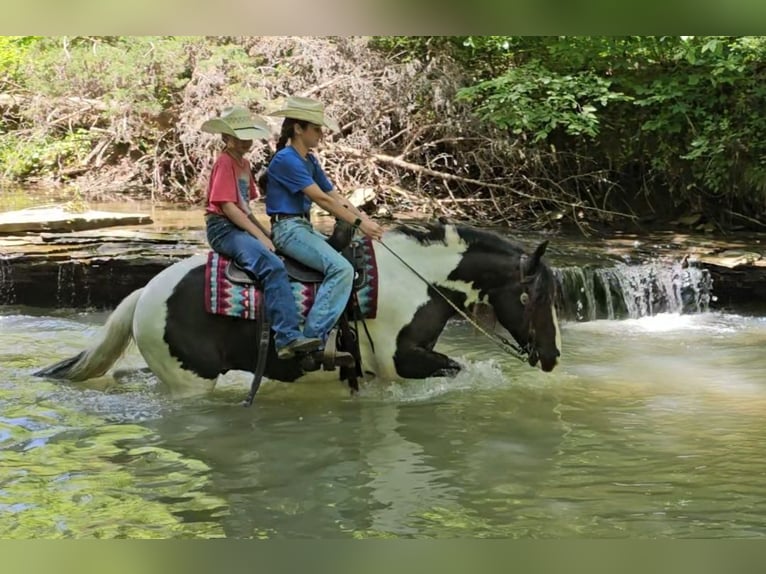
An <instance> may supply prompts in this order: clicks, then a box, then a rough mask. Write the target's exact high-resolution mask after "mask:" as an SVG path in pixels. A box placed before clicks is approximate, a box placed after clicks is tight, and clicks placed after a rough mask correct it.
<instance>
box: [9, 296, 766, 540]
mask: <svg viewBox="0 0 766 574" xmlns="http://www.w3.org/2000/svg"><path fill="white" fill-rule="evenodd" d="M0 313H1V314H0V449H2V450H0V453H1V454H0V456H2V459H3V464H2V465H1V466H0V509H2V513H3V516H4V519H3V521H0V537H16V538H31V537H91V536H92V537H96V536H98V537H118V536H122V537H219V536H229V537H261V538H306V537H321V538H328V537H454V536H461V537H477V536H478V537H513V538H517V537H634V538H635V537H755V536H762V535H763V534H764V533H765V532H766V507H764V503H763V500H766V484H764V482H763V480H762V477H763V475H764V473H766V461H765V460H764V457H763V456H762V446H763V444H764V441H766V427H765V426H764V425H763V419H764V415H766V380H764V376H763V374H762V373H763V372H766V358H765V357H764V353H763V352H762V349H763V348H764V344H765V343H766V320H765V319H763V318H756V317H739V316H734V315H719V314H701V315H661V316H656V317H650V318H643V319H637V320H625V321H593V322H588V323H567V324H564V325H563V341H564V350H563V351H564V354H563V360H562V363H561V365H560V366H559V367H558V368H557V369H556V370H555V371H554V372H553V373H552V374H550V375H547V374H543V373H541V372H539V371H536V370H532V369H530V368H529V367H527V366H526V365H523V364H521V363H519V362H516V361H512V360H511V359H503V358H502V357H500V356H498V355H497V354H496V352H495V347H494V345H492V344H491V343H489V342H486V341H484V340H482V339H481V338H480V337H478V336H477V335H475V334H474V333H472V331H471V329H470V327H468V326H466V325H463V324H457V323H456V324H452V325H450V327H449V329H448V332H447V334H446V337H445V339H444V341H443V343H442V344H441V348H442V349H444V350H445V351H446V352H449V353H452V354H454V355H455V356H457V357H459V358H460V359H461V360H462V361H464V362H465V363H466V364H467V365H468V368H467V369H466V370H465V371H464V372H463V373H461V374H460V375H459V376H458V377H457V379H455V380H447V379H434V380H429V381H422V382H410V383H406V384H397V385H393V384H387V383H377V384H368V385H367V386H366V387H365V388H364V389H363V391H362V393H361V396H359V397H356V398H350V397H349V396H348V395H347V393H346V391H345V389H344V388H343V387H342V386H341V385H340V383H337V384H336V383H320V384H317V385H311V384H303V385H285V384H279V383H266V384H265V386H264V387H263V389H262V394H259V396H258V401H259V402H258V404H257V406H255V407H254V408H252V409H243V408H241V407H239V406H237V405H238V401H239V400H240V399H241V398H242V396H243V395H244V394H245V392H246V386H247V377H246V376H244V375H243V374H240V373H234V374H229V375H227V376H226V377H224V381H223V383H222V385H221V386H220V388H219V389H218V390H217V392H216V393H214V394H213V395H212V396H210V397H205V398H201V399H199V398H198V399H195V400H192V401H187V402H183V403H182V402H173V401H170V400H169V399H168V398H166V397H164V396H163V395H162V394H161V393H160V392H159V391H158V389H157V388H156V385H155V381H154V378H153V377H152V376H151V375H150V374H147V373H146V372H144V371H142V370H141V369H142V367H143V362H142V361H141V359H140V357H139V356H138V355H137V354H136V352H135V351H131V352H129V354H128V355H127V356H126V358H125V359H124V360H123V361H122V362H121V363H120V366H119V371H118V372H117V373H116V374H115V376H106V377H102V378H101V379H98V380H96V381H92V382H88V383H87V384H79V385H75V386H67V385H62V384H56V383H53V382H50V381H44V380H38V379H34V378H32V377H31V376H30V375H29V373H30V372H32V370H34V368H36V367H38V366H40V365H42V364H47V363H50V362H52V361H54V360H57V359H60V358H63V357H64V356H68V355H70V354H72V353H73V352H76V351H77V350H79V349H80V348H82V347H83V346H84V345H85V344H86V341H87V340H88V339H89V338H90V337H92V336H93V334H94V333H95V331H96V329H97V328H98V326H99V325H100V324H101V323H102V322H103V320H104V318H105V314H103V313H73V312H67V311H58V312H55V313H52V314H49V313H47V312H46V314H42V313H43V312H42V311H40V310H31V309H14V308H8V307H6V308H3V309H2V310H1V311H0Z"/></svg>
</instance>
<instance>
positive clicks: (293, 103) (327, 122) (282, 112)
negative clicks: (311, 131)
mask: <svg viewBox="0 0 766 574" xmlns="http://www.w3.org/2000/svg"><path fill="white" fill-rule="evenodd" d="M269 115H270V116H279V117H284V118H293V119H295V120H304V121H307V122H311V123H312V124H316V125H318V126H325V127H327V128H328V129H330V130H332V131H334V132H338V131H340V126H339V125H338V122H336V121H335V120H334V119H332V118H331V117H330V116H328V115H327V114H326V113H325V111H324V104H323V103H322V102H320V101H318V100H314V99H312V98H304V97H301V96H290V97H288V98H287V100H286V101H285V104H284V105H283V106H282V108H281V109H279V110H277V111H275V112H271V113H270V114H269Z"/></svg>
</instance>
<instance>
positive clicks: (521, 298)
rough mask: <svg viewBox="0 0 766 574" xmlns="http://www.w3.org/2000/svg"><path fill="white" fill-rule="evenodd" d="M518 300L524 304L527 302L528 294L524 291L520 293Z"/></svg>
mask: <svg viewBox="0 0 766 574" xmlns="http://www.w3.org/2000/svg"><path fill="white" fill-rule="evenodd" d="M519 300H520V301H521V304H522V305H526V304H527V303H529V294H528V293H527V292H526V291H525V292H523V293H522V294H521V297H519Z"/></svg>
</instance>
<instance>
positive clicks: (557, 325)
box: [551, 305, 561, 355]
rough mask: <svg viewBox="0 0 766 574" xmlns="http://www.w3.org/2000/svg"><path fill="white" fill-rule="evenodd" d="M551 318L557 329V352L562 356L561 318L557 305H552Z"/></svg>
mask: <svg viewBox="0 0 766 574" xmlns="http://www.w3.org/2000/svg"><path fill="white" fill-rule="evenodd" d="M551 317H553V326H554V327H555V328H556V350H557V351H558V352H559V355H561V330H560V329H559V317H558V314H557V313H556V306H555V305H551Z"/></svg>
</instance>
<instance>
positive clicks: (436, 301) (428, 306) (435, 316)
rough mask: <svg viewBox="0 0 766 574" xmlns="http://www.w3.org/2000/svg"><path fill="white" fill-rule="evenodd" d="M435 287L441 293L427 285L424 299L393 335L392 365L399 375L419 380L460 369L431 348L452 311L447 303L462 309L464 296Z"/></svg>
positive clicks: (457, 292)
mask: <svg viewBox="0 0 766 574" xmlns="http://www.w3.org/2000/svg"><path fill="white" fill-rule="evenodd" d="M437 288H438V289H439V293H441V294H439V293H437V292H436V291H435V290H434V289H433V288H430V287H429V289H428V295H429V300H428V302H426V303H424V304H423V305H421V306H420V307H419V308H418V310H417V311H415V315H414V316H413V318H412V321H410V322H409V323H408V324H407V325H405V326H404V327H403V328H402V329H401V330H400V331H399V333H398V334H397V336H396V352H395V353H394V366H395V367H396V372H397V373H398V374H399V376H400V377H405V378H408V379H423V378H426V377H434V376H446V375H454V374H456V373H457V372H458V371H459V370H460V365H459V364H458V363H456V362H455V361H453V360H452V359H450V358H449V357H448V356H447V355H443V354H441V353H437V352H435V351H434V350H433V348H434V345H436V341H437V340H438V339H439V335H440V334H441V332H442V331H443V330H444V325H445V324H446V323H447V321H448V320H449V318H450V317H452V315H454V314H455V309H454V307H453V306H452V305H450V303H449V302H451V303H452V304H453V305H455V306H457V307H458V308H461V309H462V308H463V306H464V305H465V300H466V295H465V293H461V292H460V291H455V290H452V289H447V288H445V287H437ZM447 300H449V302H448V301H447Z"/></svg>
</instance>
